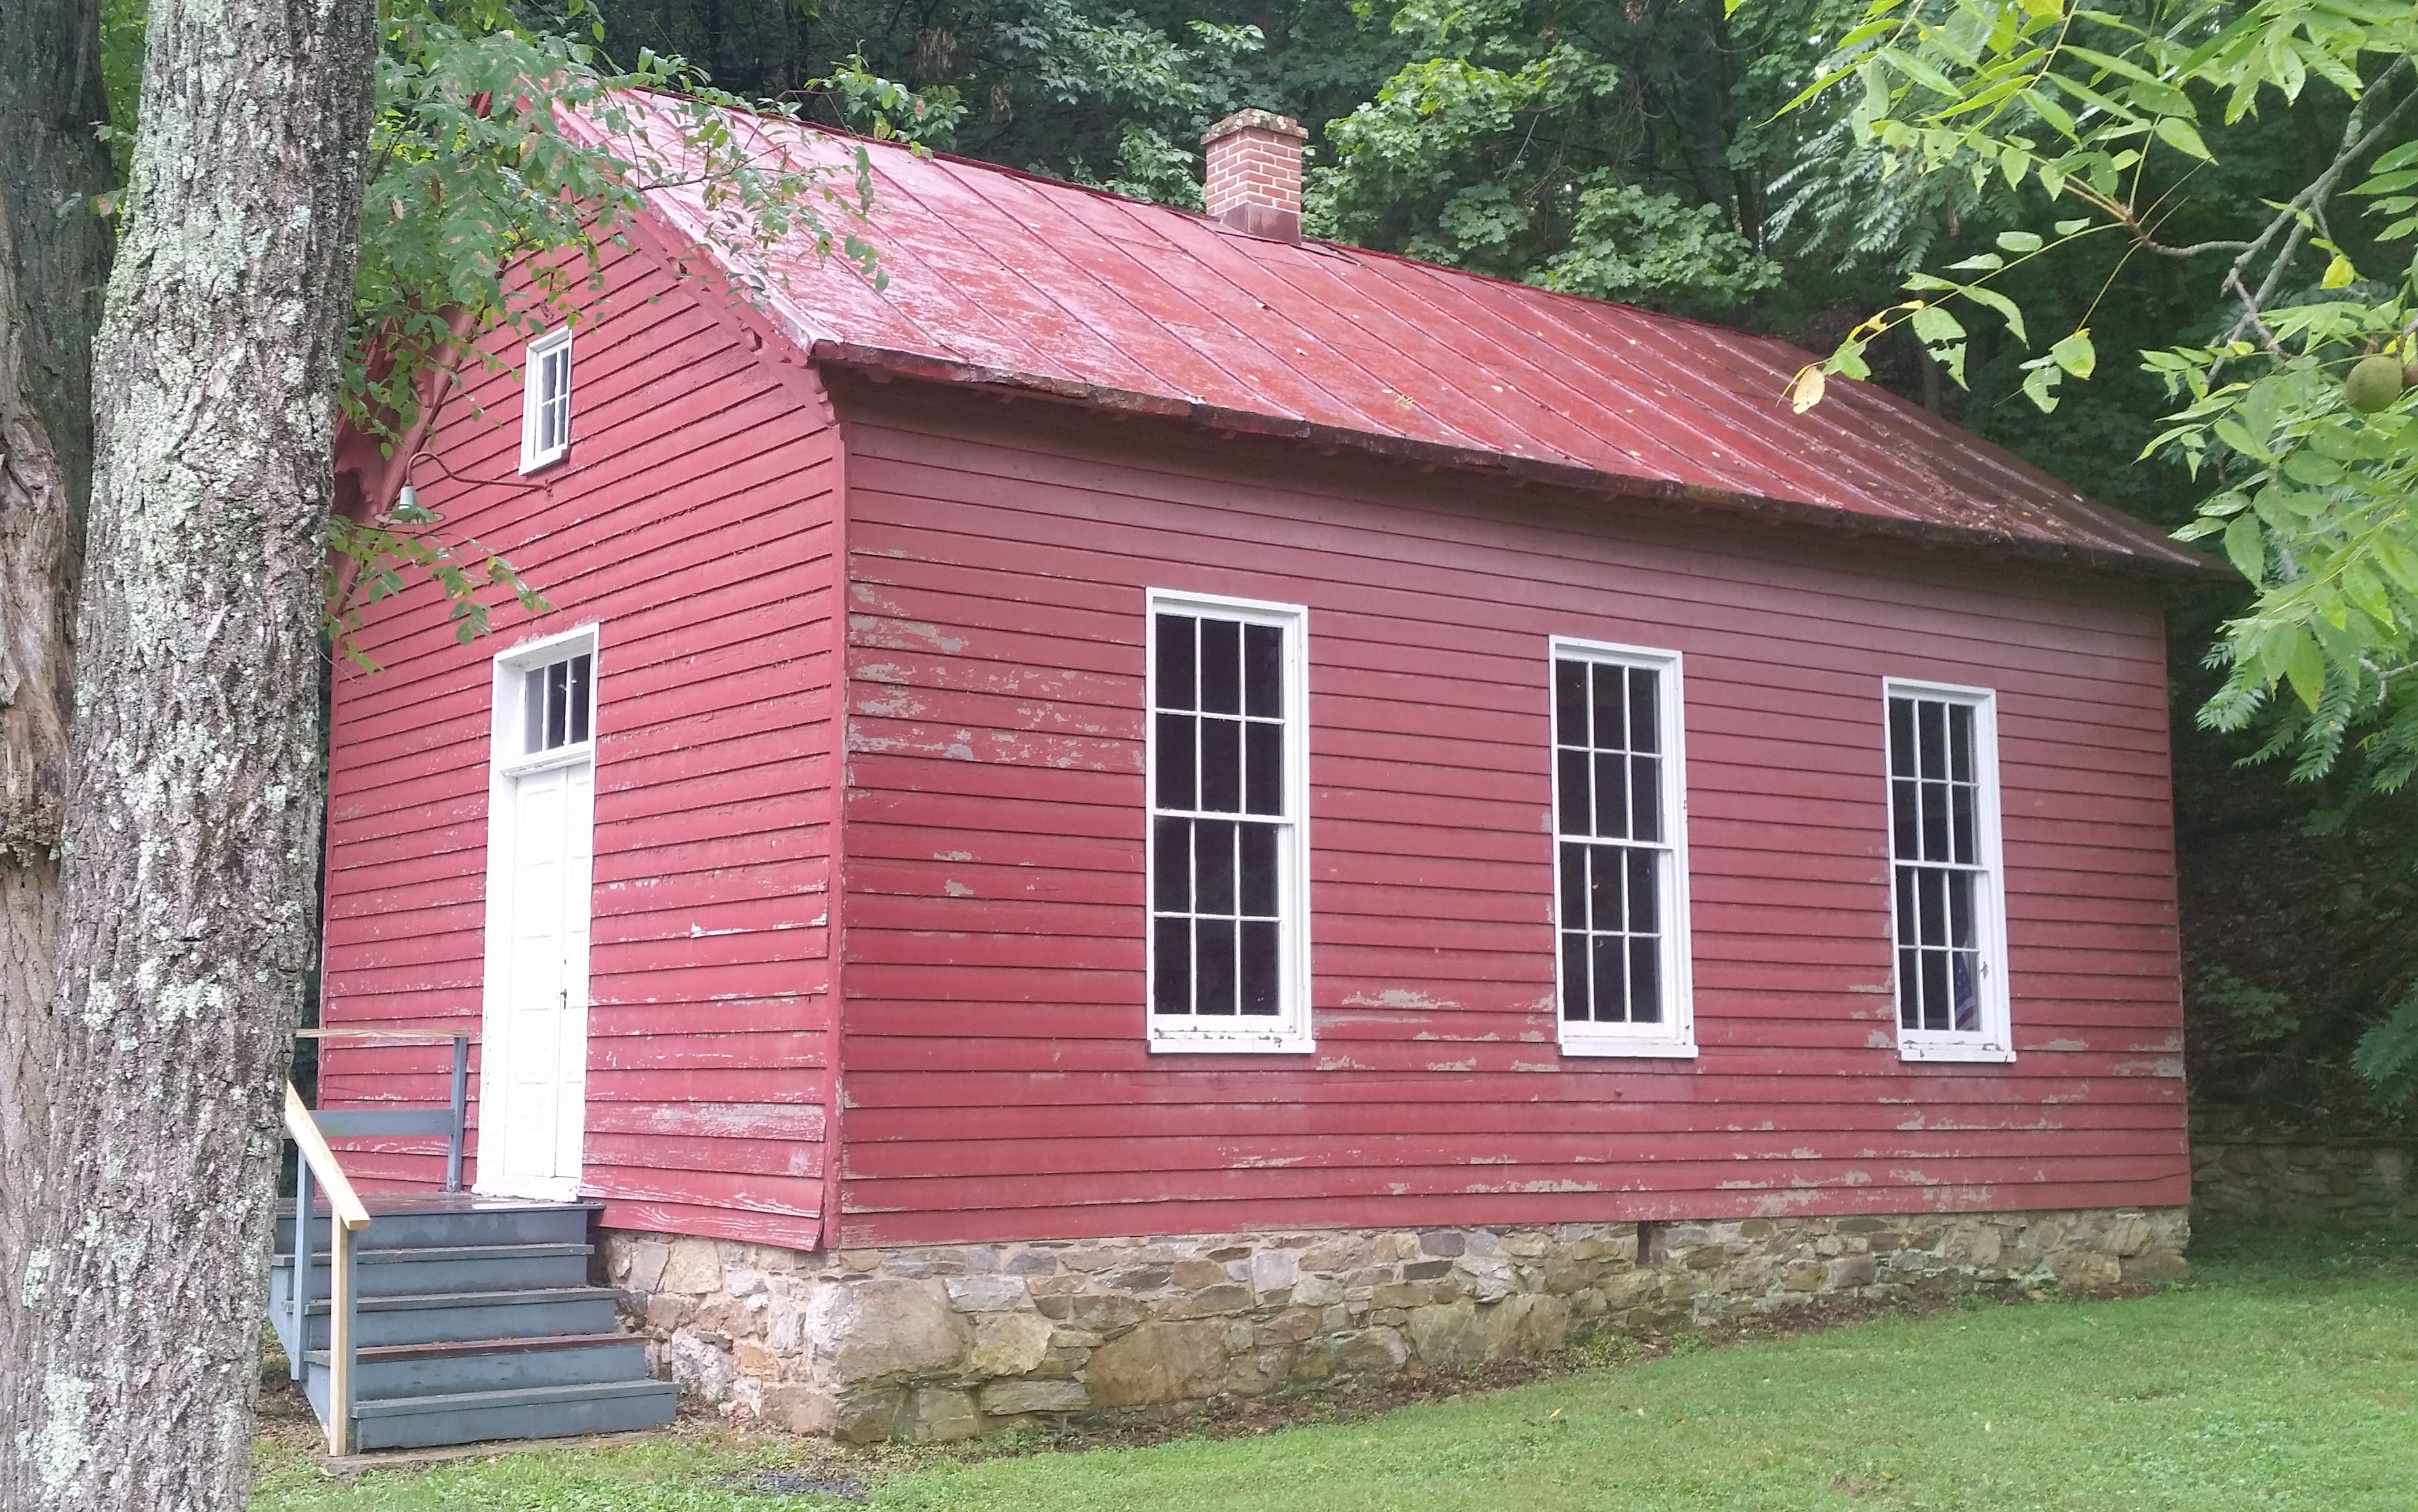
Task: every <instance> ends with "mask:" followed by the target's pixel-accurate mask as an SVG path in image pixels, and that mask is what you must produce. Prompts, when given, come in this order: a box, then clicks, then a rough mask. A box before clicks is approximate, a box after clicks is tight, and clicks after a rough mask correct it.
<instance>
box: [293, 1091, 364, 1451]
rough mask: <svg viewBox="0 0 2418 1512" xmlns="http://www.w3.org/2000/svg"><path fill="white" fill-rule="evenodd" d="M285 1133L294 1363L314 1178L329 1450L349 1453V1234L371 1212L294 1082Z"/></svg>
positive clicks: (305, 1323) (307, 1329)
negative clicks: (318, 1190)
mask: <svg viewBox="0 0 2418 1512" xmlns="http://www.w3.org/2000/svg"><path fill="white" fill-rule="evenodd" d="M285 1132H286V1134H287V1135H289V1136H290V1137H292V1138H293V1140H294V1148H295V1149H296V1150H297V1151H298V1152H299V1153H300V1155H301V1170H300V1172H299V1173H298V1179H297V1181H296V1183H295V1187H294V1349H295V1353H296V1357H297V1359H298V1360H299V1358H300V1356H301V1355H302V1354H303V1353H304V1352H307V1351H308V1350H309V1349H310V1347H311V1309H310V1306H309V1305H308V1288H309V1286H310V1284H311V1197H310V1192H311V1186H310V1181H309V1178H310V1177H311V1176H313V1175H316V1176H317V1177H318V1178H319V1184H320V1185H322V1186H324V1187H326V1188H327V1189H328V1212H329V1216H330V1217H331V1218H333V1219H334V1221H333V1222H332V1223H330V1224H329V1225H328V1452H329V1454H330V1455H335V1456H340V1457H341V1456H344V1455H347V1454H350V1453H352V1449H353V1249H354V1245H353V1235H354V1234H356V1233H359V1232H360V1230H361V1229H366V1228H368V1227H369V1226H370V1210H369V1209H368V1208H367V1207H365V1206H364V1205H362V1202H361V1197H360V1193H359V1192H356V1191H354V1190H353V1184H352V1182H351V1181H350V1180H348V1179H347V1178H346V1177H345V1175H344V1167H342V1166H339V1165H337V1164H336V1153H335V1152H334V1151H332V1150H330V1149H329V1148H328V1140H327V1137H326V1136H324V1135H322V1134H321V1133H320V1132H319V1124H318V1122H317V1121H316V1120H315V1119H314V1118H313V1117H312V1116H311V1109H310V1108H308V1107H304V1106H303V1103H302V1094H301V1093H300V1092H296V1091H295V1090H294V1084H293V1083H292V1082H290V1081H289V1082H287V1083H286V1084H285Z"/></svg>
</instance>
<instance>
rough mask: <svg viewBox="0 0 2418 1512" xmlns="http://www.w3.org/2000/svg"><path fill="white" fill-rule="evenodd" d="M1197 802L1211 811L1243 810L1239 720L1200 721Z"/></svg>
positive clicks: (1234, 811) (1241, 739)
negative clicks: (1199, 776) (1199, 795)
mask: <svg viewBox="0 0 2418 1512" xmlns="http://www.w3.org/2000/svg"><path fill="white" fill-rule="evenodd" d="M1201 808H1202V809H1204V810H1206V811H1207V812H1209V813H1212V814H1239V813H1241V812H1242V810H1243V724H1242V721H1240V720H1235V719H1207V718H1204V719H1202V720H1201Z"/></svg>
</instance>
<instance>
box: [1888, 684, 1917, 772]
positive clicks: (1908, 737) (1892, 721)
mask: <svg viewBox="0 0 2418 1512" xmlns="http://www.w3.org/2000/svg"><path fill="white" fill-rule="evenodd" d="M1889 756H1890V776H1892V777H1911V776H1913V775H1914V700H1913V699H1911V698H1891V699H1890V701H1889Z"/></svg>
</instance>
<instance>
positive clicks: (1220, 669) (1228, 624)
mask: <svg viewBox="0 0 2418 1512" xmlns="http://www.w3.org/2000/svg"><path fill="white" fill-rule="evenodd" d="M1201 709H1202V710H1203V711H1205V712H1208V713H1213V714H1239V713H1241V712H1242V711H1243V627H1242V626H1240V625H1238V624H1236V623H1235V622H1234V621H1232V619H1203V620H1201Z"/></svg>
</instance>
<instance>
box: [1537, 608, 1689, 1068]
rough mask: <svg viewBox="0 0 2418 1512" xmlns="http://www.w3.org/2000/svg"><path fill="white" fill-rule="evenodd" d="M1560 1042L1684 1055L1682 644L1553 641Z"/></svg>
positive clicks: (1575, 1048) (1588, 1049)
mask: <svg viewBox="0 0 2418 1512" xmlns="http://www.w3.org/2000/svg"><path fill="white" fill-rule="evenodd" d="M1552 656H1553V852H1554V856H1553V860H1554V878H1555V887H1554V895H1553V911H1554V921H1555V935H1556V939H1557V941H1558V944H1559V952H1558V962H1557V966H1558V972H1557V974H1558V978H1559V993H1560V1019H1561V1041H1562V1048H1563V1049H1564V1050H1565V1051H1568V1052H1570V1053H1573V1054H1583V1055H1584V1054H1594V1055H1662V1056H1691V1055H1694V1054H1695V1053H1696V1042H1695V1024H1694V1019H1693V1016H1692V1012H1691V994H1690V986H1689V953H1688V837H1687V802H1686V792H1687V786H1686V785H1687V766H1686V758H1685V753H1684V751H1683V750H1682V740H1681V719H1680V712H1681V705H1680V693H1679V654H1678V652H1676V651H1657V650H1642V649H1637V648H1634V647H1626V646H1605V645H1599V644H1596V643H1593V642H1589V641H1577V640H1562V639H1556V640H1554V641H1553V647H1552Z"/></svg>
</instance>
